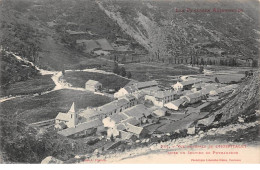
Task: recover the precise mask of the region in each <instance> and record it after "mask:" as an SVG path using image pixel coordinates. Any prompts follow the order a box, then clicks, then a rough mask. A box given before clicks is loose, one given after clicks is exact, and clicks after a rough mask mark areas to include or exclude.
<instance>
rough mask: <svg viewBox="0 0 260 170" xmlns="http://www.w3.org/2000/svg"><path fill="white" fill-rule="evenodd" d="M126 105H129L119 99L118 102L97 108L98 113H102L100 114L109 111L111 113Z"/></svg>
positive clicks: (126, 101)
mask: <svg viewBox="0 0 260 170" xmlns="http://www.w3.org/2000/svg"><path fill="white" fill-rule="evenodd" d="M127 103H129V101H128V100H126V99H124V98H121V99H118V100H114V101H112V102H110V103H107V104H105V105H103V106H100V107H99V111H102V112H110V111H113V110H115V109H118V108H120V107H122V106H124V105H126V104H127Z"/></svg>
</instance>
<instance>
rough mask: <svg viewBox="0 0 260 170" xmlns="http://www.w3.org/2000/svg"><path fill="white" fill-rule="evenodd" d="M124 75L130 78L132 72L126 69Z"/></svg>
mask: <svg viewBox="0 0 260 170" xmlns="http://www.w3.org/2000/svg"><path fill="white" fill-rule="evenodd" d="M126 76H127V78H129V79H130V78H131V77H132V74H131V72H130V71H128V72H127V73H126Z"/></svg>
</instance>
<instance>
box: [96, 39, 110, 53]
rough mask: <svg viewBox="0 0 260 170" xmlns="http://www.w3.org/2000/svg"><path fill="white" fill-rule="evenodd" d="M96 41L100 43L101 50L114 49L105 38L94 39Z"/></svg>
mask: <svg viewBox="0 0 260 170" xmlns="http://www.w3.org/2000/svg"><path fill="white" fill-rule="evenodd" d="M96 42H97V43H98V44H99V45H100V47H101V48H102V50H105V51H112V50H114V49H113V47H112V46H111V45H110V43H109V42H108V41H107V39H104V38H103V39H98V40H96Z"/></svg>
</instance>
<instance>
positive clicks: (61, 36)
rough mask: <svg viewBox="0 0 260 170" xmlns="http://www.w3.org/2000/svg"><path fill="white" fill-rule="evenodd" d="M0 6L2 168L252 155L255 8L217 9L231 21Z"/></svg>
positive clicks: (162, 5) (133, 6) (177, 6)
mask: <svg viewBox="0 0 260 170" xmlns="http://www.w3.org/2000/svg"><path fill="white" fill-rule="evenodd" d="M0 4H1V6H0V16H1V17H0V22H1V24H0V61H1V67H0V69H1V70H0V71H1V73H0V77H1V84H0V114H1V118H0V132H1V133H0V140H1V141H0V143H1V145H0V151H1V152H0V156H1V158H3V160H4V162H6V163H41V162H42V161H43V162H44V161H45V159H47V158H48V157H51V158H52V159H53V160H54V163H57V162H59V161H61V162H63V163H90V162H87V161H86V160H90V159H99V160H100V161H99V162H98V163H102V161H101V160H106V161H107V162H106V163H113V162H120V163H126V162H127V161H136V160H137V159H140V158H142V157H143V156H147V155H148V156H151V157H152V159H153V160H156V159H158V157H157V156H156V154H159V155H162V154H164V153H165V150H162V149H161V148H160V147H161V145H176V144H183V143H184V144H185V145H186V144H187V145H194V144H195V145H196V144H208V143H211V142H212V143H232V142H235V143H237V144H248V145H250V146H258V145H259V97H258V96H259V70H258V69H259V68H258V65H259V60H258V59H259V41H258V40H259V39H260V38H259V36H260V34H259V29H260V25H259V24H260V23H259V21H258V18H257V17H258V14H259V8H257V7H259V2H258V1H257V2H256V1H253V0H252V1H250V2H248V3H245V2H242V1H240V0H237V1H236V2H234V3H232V4H231V3H229V2H228V1H225V0H217V1H216V4H214V8H216V9H222V8H223V7H224V6H225V8H229V7H230V8H231V7H232V9H233V8H236V9H242V10H243V11H239V12H237V13H234V12H229V13H227V12H206V11H193V12H191V11H189V12H188V11H185V12H183V11H182V10H181V9H186V8H191V7H192V9H213V5H212V3H210V2H204V1H201V0H195V1H191V2H189V3H187V2H186V1H178V0H173V1H153V0H151V1H143V0H141V1H135V0H134V1H124V0H115V1H110V0H102V1H100V0H20V1H16V0H2V1H1V2H0ZM69 114H70V115H69ZM74 119H75V120H74ZM72 120H73V121H74V122H73V123H72V125H71V122H72ZM166 157H167V156H166ZM48 159H49V158H48ZM48 159H47V160H48ZM167 159H168V158H167ZM55 161H56V162H55ZM50 162H51V161H50Z"/></svg>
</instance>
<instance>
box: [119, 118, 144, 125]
mask: <svg viewBox="0 0 260 170" xmlns="http://www.w3.org/2000/svg"><path fill="white" fill-rule="evenodd" d="M122 123H130V124H131V125H138V124H139V123H140V122H139V121H138V120H137V119H136V118H135V117H129V118H128V119H126V120H123V121H122Z"/></svg>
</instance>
